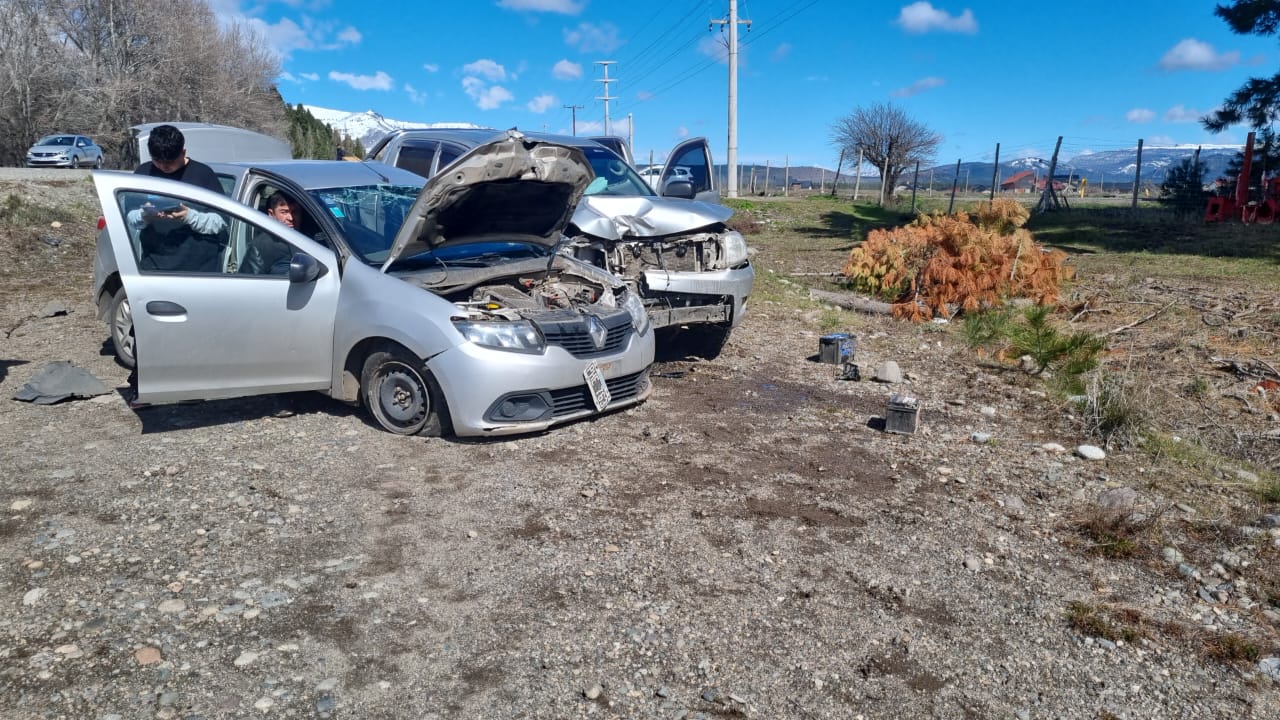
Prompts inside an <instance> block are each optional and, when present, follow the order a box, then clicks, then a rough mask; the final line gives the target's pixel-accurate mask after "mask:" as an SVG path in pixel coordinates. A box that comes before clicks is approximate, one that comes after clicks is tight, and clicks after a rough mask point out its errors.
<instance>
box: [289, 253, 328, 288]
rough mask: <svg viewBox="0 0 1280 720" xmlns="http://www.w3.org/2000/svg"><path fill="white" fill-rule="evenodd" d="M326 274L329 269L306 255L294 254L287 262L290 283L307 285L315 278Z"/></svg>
mask: <svg viewBox="0 0 1280 720" xmlns="http://www.w3.org/2000/svg"><path fill="white" fill-rule="evenodd" d="M327 272H329V268H327V267H325V266H324V265H321V264H320V261H319V260H316V259H315V258H313V257H311V256H310V255H308V254H306V253H300V252H299V253H294V254H293V258H292V259H291V260H290V261H289V282H291V283H309V282H311V281H312V280H315V279H316V278H322V277H324V276H325V273H327Z"/></svg>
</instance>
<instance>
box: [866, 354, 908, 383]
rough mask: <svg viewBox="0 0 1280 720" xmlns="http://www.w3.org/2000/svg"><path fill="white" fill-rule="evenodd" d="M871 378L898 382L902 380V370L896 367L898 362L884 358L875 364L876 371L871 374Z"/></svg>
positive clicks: (885, 381) (878, 380)
mask: <svg viewBox="0 0 1280 720" xmlns="http://www.w3.org/2000/svg"><path fill="white" fill-rule="evenodd" d="M871 379H872V380H875V381H877V382H883V383H900V382H902V370H901V368H899V367H898V363H896V362H894V361H893V360H885V361H884V362H882V363H880V364H879V365H877V366H876V372H875V374H874V375H872V376H871Z"/></svg>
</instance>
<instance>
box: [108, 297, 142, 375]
mask: <svg viewBox="0 0 1280 720" xmlns="http://www.w3.org/2000/svg"><path fill="white" fill-rule="evenodd" d="M107 322H108V323H109V324H110V327H111V346H112V347H113V348H114V349H115V351H116V359H117V360H119V361H120V364H121V365H124V366H125V367H127V368H129V369H130V370H132V369H133V368H135V367H137V366H138V340H137V338H136V337H134V334H133V311H132V309H131V308H130V307H129V297H128V296H127V295H125V294H124V288H120V289H119V290H116V294H115V295H112V296H111V309H110V311H109V312H108V313H107Z"/></svg>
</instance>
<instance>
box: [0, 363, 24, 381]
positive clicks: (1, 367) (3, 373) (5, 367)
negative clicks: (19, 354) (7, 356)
mask: <svg viewBox="0 0 1280 720" xmlns="http://www.w3.org/2000/svg"><path fill="white" fill-rule="evenodd" d="M28 362H30V361H29V360H0V382H4V379H5V378H7V377H9V368H11V367H17V366H19V365H26V364H27V363H28Z"/></svg>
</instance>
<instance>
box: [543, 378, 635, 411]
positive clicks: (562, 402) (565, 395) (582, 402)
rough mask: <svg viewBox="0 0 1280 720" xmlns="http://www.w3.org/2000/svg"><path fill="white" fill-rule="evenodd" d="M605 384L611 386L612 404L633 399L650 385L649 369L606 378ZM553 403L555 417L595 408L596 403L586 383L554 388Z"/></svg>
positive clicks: (552, 393) (552, 392)
mask: <svg viewBox="0 0 1280 720" xmlns="http://www.w3.org/2000/svg"><path fill="white" fill-rule="evenodd" d="M605 384H606V385H608V386H609V396H610V397H611V398H612V402H611V403H610V404H611V405H612V404H614V403H617V402H618V401H620V400H631V399H633V398H635V397H637V396H638V395H640V393H641V392H643V391H644V389H645V387H646V386H648V384H649V371H648V369H647V368H646V369H644V370H641V371H640V372H638V373H633V374H631V375H623V376H621V377H616V378H613V379H612V380H605ZM551 403H552V405H553V406H554V409H553V410H552V416H553V417H564V416H566V415H572V414H574V413H577V412H580V411H582V410H595V404H594V403H592V402H591V391H590V390H589V389H587V386H586V385H579V386H577V387H571V388H564V389H562V390H552V391H551Z"/></svg>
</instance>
